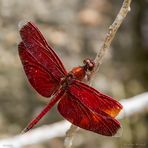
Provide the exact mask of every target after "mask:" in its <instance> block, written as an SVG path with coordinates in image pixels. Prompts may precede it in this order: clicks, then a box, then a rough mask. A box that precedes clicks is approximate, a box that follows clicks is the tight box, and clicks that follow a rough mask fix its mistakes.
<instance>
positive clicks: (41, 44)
mask: <svg viewBox="0 0 148 148" xmlns="http://www.w3.org/2000/svg"><path fill="white" fill-rule="evenodd" d="M20 35H21V38H22V40H23V42H24V44H25V46H26V47H27V49H28V50H29V52H30V53H31V54H32V55H33V56H35V57H36V58H38V60H39V59H40V58H39V57H37V54H39V56H40V57H41V60H42V62H43V61H45V60H47V59H46V57H47V58H48V59H50V62H51V61H52V63H53V64H55V65H56V69H57V68H58V69H59V70H60V73H61V75H62V74H63V75H65V74H67V72H66V70H65V68H64V66H63V64H62V62H61V60H60V59H59V57H58V56H57V54H56V53H55V52H54V50H53V48H52V47H51V46H50V45H49V44H48V43H47V41H46V40H45V38H44V37H43V35H42V33H41V32H40V30H39V29H38V28H37V27H36V26H35V24H33V23H32V22H28V23H26V24H25V25H23V27H22V28H21V29H20ZM36 51H37V52H36ZM43 58H45V60H43ZM47 61H48V60H47ZM43 63H44V62H43Z"/></svg>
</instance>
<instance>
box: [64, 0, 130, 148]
mask: <svg viewBox="0 0 148 148" xmlns="http://www.w3.org/2000/svg"><path fill="white" fill-rule="evenodd" d="M131 1H132V0H124V1H123V4H122V7H121V9H120V11H119V13H118V14H117V17H116V18H115V20H114V22H113V24H112V25H111V26H110V27H109V29H108V33H107V35H106V37H105V39H104V42H103V44H102V46H101V48H100V50H99V52H98V54H97V56H96V58H95V67H94V70H93V71H92V73H91V74H90V76H89V77H90V80H91V79H92V75H93V76H94V74H95V73H96V72H97V71H98V69H99V67H100V65H101V63H102V60H103V58H104V56H105V52H106V50H107V49H108V48H109V46H110V44H111V42H112V40H113V39H114V37H115V34H116V32H117V30H118V29H119V27H120V25H121V24H122V22H123V20H124V18H125V17H126V15H127V13H128V12H129V11H130V4H131ZM77 129H78V127H76V126H74V125H71V127H70V129H69V130H68V131H67V134H66V138H65V148H71V146H72V140H73V136H74V133H76V131H77Z"/></svg>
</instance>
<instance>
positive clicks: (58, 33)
mask: <svg viewBox="0 0 148 148" xmlns="http://www.w3.org/2000/svg"><path fill="white" fill-rule="evenodd" d="M122 2H123V1H122V0H32V1H30V0H25V1H20V0H0V139H2V138H7V137H10V136H13V135H16V134H18V133H20V131H21V130H22V129H23V128H24V127H25V126H26V124H27V123H28V122H29V121H30V120H31V119H32V118H33V117H34V116H35V115H36V114H37V113H38V112H40V110H41V109H42V108H43V107H44V106H45V104H46V103H47V102H48V100H49V99H47V98H43V97H41V96H40V95H38V94H37V92H35V91H34V90H33V89H32V87H31V86H30V84H29V83H28V81H27V79H26V76H25V74H24V71H23V69H22V64H21V62H20V60H19V57H18V50H17V44H18V43H19V41H20V36H19V31H18V30H19V28H18V24H19V22H20V21H23V20H31V21H33V22H35V23H36V24H37V26H38V27H39V28H40V30H41V32H42V33H43V34H44V36H45V37H46V39H47V40H48V42H49V43H50V44H51V45H52V46H53V47H54V48H55V50H56V52H57V54H58V55H59V57H60V59H61V60H62V61H63V63H64V65H65V67H66V68H67V70H71V69H72V67H74V66H78V65H82V61H83V59H85V58H87V57H89V58H92V59H93V58H95V55H96V53H97V52H98V49H99V47H100V45H101V43H102V41H103V39H104V37H105V34H106V32H107V29H108V27H109V25H110V24H111V23H112V22H113V20H114V18H115V16H116V14H117V13H118V11H119V9H120V7H121V4H122ZM93 86H94V87H95V88H97V89H99V90H101V91H103V92H104V93H106V94H108V95H111V96H113V97H114V98H117V100H121V99H124V98H129V97H132V96H135V95H138V94H140V93H143V92H146V91H147V90H148V1H147V0H133V3H132V7H131V12H130V13H129V14H128V17H127V18H126V19H125V21H124V23H123V24H122V26H121V28H120V29H119V31H118V33H117V35H116V37H115V39H114V41H113V43H112V46H111V48H110V49H109V50H108V52H107V54H106V56H105V59H104V62H103V64H102V66H101V68H100V71H99V72H98V74H97V76H96V78H95V79H94V82H93ZM60 120H63V118H62V117H61V116H60V115H59V113H58V112H57V111H56V106H55V107H53V108H52V110H51V111H50V112H49V113H48V114H47V115H46V117H44V118H43V119H42V120H41V121H40V123H39V124H38V125H37V127H39V126H41V125H44V124H51V123H54V122H57V121H60ZM121 122H122V126H123V133H122V136H121V137H119V138H114V137H113V138H111V137H104V136H100V135H97V134H94V133H91V132H88V131H85V130H80V131H79V132H78V133H77V134H76V136H75V139H74V143H73V147H74V148H107V147H110V148H121V147H122V148H124V147H125V148H126V147H130V148H139V147H140V148H141V147H145V148H146V147H148V143H147V142H148V129H147V126H148V112H144V113H142V114H136V115H133V116H132V118H124V119H123V120H121ZM63 141H64V137H63V138H58V137H57V138H54V139H52V140H50V141H46V142H43V143H40V144H36V145H31V146H27V148H63ZM137 144H139V145H137Z"/></svg>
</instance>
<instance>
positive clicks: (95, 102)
mask: <svg viewBox="0 0 148 148" xmlns="http://www.w3.org/2000/svg"><path fill="white" fill-rule="evenodd" d="M68 89H69V92H70V93H71V94H72V95H73V96H75V98H77V99H78V100H79V101H80V102H81V103H82V104H84V105H85V106H86V107H87V108H89V109H91V110H92V111H95V112H97V113H98V112H100V110H101V111H103V112H105V113H107V114H108V115H110V116H111V117H115V116H116V115H117V114H118V113H119V112H120V110H121V109H122V105H121V104H120V103H118V102H117V101H116V100H114V99H113V98H111V97H109V96H107V95H105V94H102V93H101V92H98V91H97V90H95V89H94V88H92V87H90V86H88V85H86V84H84V83H82V82H80V81H77V80H75V81H74V82H73V84H72V85H70V86H69V88H68Z"/></svg>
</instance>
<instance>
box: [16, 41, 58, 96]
mask: <svg viewBox="0 0 148 148" xmlns="http://www.w3.org/2000/svg"><path fill="white" fill-rule="evenodd" d="M18 48H19V55H20V59H21V61H22V64H23V67H24V71H25V73H26V75H27V78H28V80H29V82H30V83H31V85H32V86H33V87H34V88H35V89H36V90H37V92H38V93H39V94H41V95H42V96H44V97H50V96H51V95H52V94H53V92H54V91H55V90H56V89H57V88H58V87H59V82H58V81H57V80H56V79H55V78H54V77H53V76H52V74H51V73H50V72H49V71H47V69H45V68H44V67H43V66H42V65H41V64H40V63H39V62H38V61H37V60H36V59H35V58H34V57H32V55H31V54H30V53H29V52H28V50H27V49H26V47H25V45H24V43H23V42H21V43H20V44H19V46H18Z"/></svg>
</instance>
